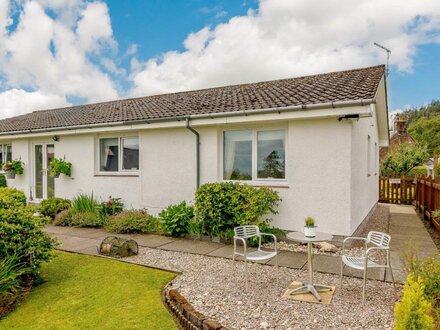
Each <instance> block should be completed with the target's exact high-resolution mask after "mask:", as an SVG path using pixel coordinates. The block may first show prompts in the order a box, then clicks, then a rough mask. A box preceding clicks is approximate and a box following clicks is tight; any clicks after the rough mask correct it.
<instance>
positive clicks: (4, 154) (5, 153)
mask: <svg viewBox="0 0 440 330" xmlns="http://www.w3.org/2000/svg"><path fill="white" fill-rule="evenodd" d="M7 161H12V145H11V144H0V164H2V163H4V162H7Z"/></svg>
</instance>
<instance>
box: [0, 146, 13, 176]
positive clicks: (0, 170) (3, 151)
mask: <svg viewBox="0 0 440 330" xmlns="http://www.w3.org/2000/svg"><path fill="white" fill-rule="evenodd" d="M0 146H1V153H2V155H3V156H4V155H5V147H6V146H11V160H13V159H14V157H12V143H11V142H5V143H0ZM3 158H4V161H6V158H5V157H3ZM3 163H4V162H3ZM4 172H5V171H3V168H0V173H4Z"/></svg>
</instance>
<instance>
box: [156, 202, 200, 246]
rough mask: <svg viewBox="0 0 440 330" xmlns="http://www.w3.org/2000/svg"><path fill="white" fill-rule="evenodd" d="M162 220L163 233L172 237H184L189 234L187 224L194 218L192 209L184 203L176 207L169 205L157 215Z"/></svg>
mask: <svg viewBox="0 0 440 330" xmlns="http://www.w3.org/2000/svg"><path fill="white" fill-rule="evenodd" d="M159 217H160V219H161V220H162V226H163V231H164V233H165V234H167V235H171V236H174V237H180V236H184V235H186V234H188V233H189V223H190V221H191V220H192V219H193V218H194V207H192V206H190V205H187V204H186V202H185V201H183V202H182V203H180V204H178V205H170V206H168V207H167V208H166V209H164V210H162V211H161V212H160V213H159Z"/></svg>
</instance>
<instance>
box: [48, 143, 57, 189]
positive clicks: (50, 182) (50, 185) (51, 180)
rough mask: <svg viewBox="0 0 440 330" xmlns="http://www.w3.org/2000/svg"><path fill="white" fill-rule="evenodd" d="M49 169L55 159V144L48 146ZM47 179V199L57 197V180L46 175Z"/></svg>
mask: <svg viewBox="0 0 440 330" xmlns="http://www.w3.org/2000/svg"><path fill="white" fill-rule="evenodd" d="M46 148H47V168H49V164H50V161H51V160H52V159H53V158H54V157H55V146H54V145H53V144H48V145H47V147H46ZM46 178H47V198H49V197H54V196H55V178H54V177H53V176H50V175H46Z"/></svg>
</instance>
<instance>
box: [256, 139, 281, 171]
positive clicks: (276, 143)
mask: <svg viewBox="0 0 440 330" xmlns="http://www.w3.org/2000/svg"><path fill="white" fill-rule="evenodd" d="M284 147H285V132H284V131H262V132H258V159H257V168H258V178H261V179H263V178H274V179H284V178H285V170H284V167H285V162H286V159H285V151H284Z"/></svg>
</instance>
